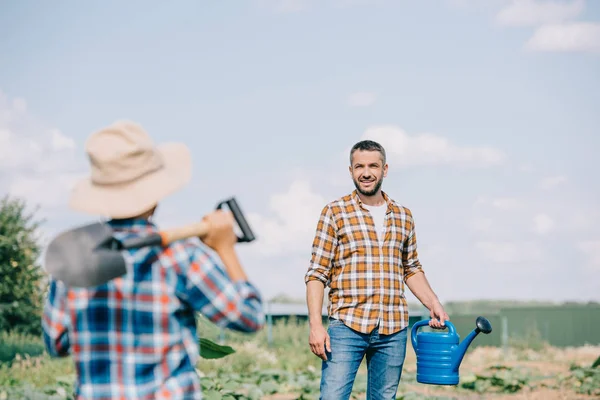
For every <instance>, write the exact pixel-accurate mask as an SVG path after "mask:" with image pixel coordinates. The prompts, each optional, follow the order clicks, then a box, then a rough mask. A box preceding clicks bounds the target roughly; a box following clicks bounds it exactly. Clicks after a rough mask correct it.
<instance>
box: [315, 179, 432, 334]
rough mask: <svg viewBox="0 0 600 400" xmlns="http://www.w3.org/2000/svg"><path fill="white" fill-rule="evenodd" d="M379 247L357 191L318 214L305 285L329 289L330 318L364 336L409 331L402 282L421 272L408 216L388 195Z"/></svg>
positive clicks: (372, 226)
mask: <svg viewBox="0 0 600 400" xmlns="http://www.w3.org/2000/svg"><path fill="white" fill-rule="evenodd" d="M383 197H384V199H385V201H386V203H387V211H386V215H385V237H384V240H383V243H382V245H381V247H380V244H379V239H378V238H377V232H376V230H375V225H374V223H373V218H372V217H371V215H370V213H369V211H368V210H367V209H366V208H365V207H363V205H362V202H361V200H360V198H359V197H358V194H357V191H356V190H354V191H353V192H352V193H351V194H349V195H346V196H344V197H342V198H340V199H337V200H335V201H333V202H330V203H329V204H327V205H326V206H325V207H324V208H323V209H322V211H321V215H320V218H319V222H318V224H317V229H316V234H315V237H314V240H313V245H312V257H311V262H310V266H309V268H308V271H307V273H306V275H305V282H306V283H308V282H309V281H311V280H318V281H321V282H323V284H325V285H329V286H330V290H329V307H328V313H329V316H330V317H331V318H335V319H339V320H341V321H343V322H344V323H345V324H346V325H348V326H349V327H351V328H353V329H354V330H357V331H359V332H363V333H369V332H371V331H372V330H373V329H374V328H375V327H377V326H379V333H381V334H390V333H394V332H397V331H399V330H401V329H403V328H405V327H407V326H408V304H407V302H406V298H405V296H404V282H405V281H406V279H408V278H410V277H411V276H412V275H414V274H415V273H417V272H418V271H422V268H421V264H420V262H419V258H418V255H417V239H416V236H415V226H414V222H413V218H412V214H411V212H410V210H409V209H408V208H405V207H402V206H400V205H398V204H396V202H395V201H393V200H392V199H390V198H389V197H388V195H387V194H386V193H383Z"/></svg>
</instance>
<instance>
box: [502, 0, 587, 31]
mask: <svg viewBox="0 0 600 400" xmlns="http://www.w3.org/2000/svg"><path fill="white" fill-rule="evenodd" d="M583 9H584V2H583V0H574V1H563V0H560V1H539V0H512V1H511V2H510V4H509V5H507V6H506V7H505V8H503V9H502V10H500V11H499V12H498V14H497V15H496V22H497V23H498V24H499V25H503V26H538V25H542V24H554V23H562V22H566V21H569V20H572V19H573V18H575V17H577V16H578V15H579V14H581V12H582V11H583Z"/></svg>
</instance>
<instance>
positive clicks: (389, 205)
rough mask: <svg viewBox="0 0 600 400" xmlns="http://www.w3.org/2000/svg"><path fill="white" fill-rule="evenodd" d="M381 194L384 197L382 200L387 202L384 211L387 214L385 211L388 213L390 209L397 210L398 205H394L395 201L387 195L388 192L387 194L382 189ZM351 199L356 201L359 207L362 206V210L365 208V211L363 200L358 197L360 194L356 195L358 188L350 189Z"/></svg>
mask: <svg viewBox="0 0 600 400" xmlns="http://www.w3.org/2000/svg"><path fill="white" fill-rule="evenodd" d="M381 195H382V196H383V199H384V200H385V202H386V203H387V211H386V214H387V213H389V212H391V211H394V212H397V211H398V206H397V205H396V202H395V201H394V200H392V199H391V198H390V196H388V194H387V193H385V192H384V191H383V190H382V191H381ZM352 199H353V200H354V201H355V202H356V204H358V206H359V207H360V208H362V209H363V210H365V211H366V209H365V207H364V205H363V202H362V200H361V199H360V196H359V195H358V190H357V189H354V190H353V191H352Z"/></svg>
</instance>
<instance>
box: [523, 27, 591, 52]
mask: <svg viewBox="0 0 600 400" xmlns="http://www.w3.org/2000/svg"><path fill="white" fill-rule="evenodd" d="M525 48H526V49H527V50H531V51H543V52H551V51H555V52H590V53H597V52H600V24H599V23H592V22H572V23H565V24H550V25H543V26H541V27H539V28H538V29H537V30H536V31H535V32H534V34H533V36H532V37H531V38H530V39H529V40H528V41H527V43H526V44H525Z"/></svg>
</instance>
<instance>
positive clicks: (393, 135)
mask: <svg viewBox="0 0 600 400" xmlns="http://www.w3.org/2000/svg"><path fill="white" fill-rule="evenodd" d="M361 139H371V140H375V141H377V142H379V143H380V144H381V145H382V146H384V148H385V149H386V153H387V154H388V158H389V159H391V160H393V164H394V165H402V166H409V165H463V166H473V167H488V166H493V165H498V164H502V163H503V162H504V160H505V155H504V153H503V152H502V151H500V150H498V149H495V148H493V147H489V146H459V145H456V144H453V143H451V142H450V141H449V140H448V139H447V138H445V137H442V136H439V135H434V134H431V133H421V134H416V135H409V134H408V133H406V132H405V131H404V130H402V129H401V128H399V127H397V126H390V125H383V126H374V127H371V128H369V129H367V130H366V132H365V133H364V134H363V135H362V138H361Z"/></svg>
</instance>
